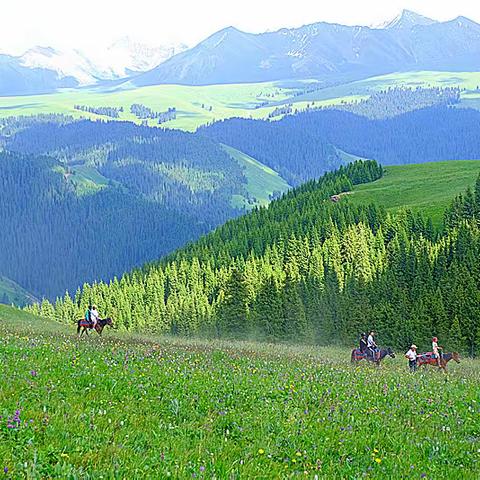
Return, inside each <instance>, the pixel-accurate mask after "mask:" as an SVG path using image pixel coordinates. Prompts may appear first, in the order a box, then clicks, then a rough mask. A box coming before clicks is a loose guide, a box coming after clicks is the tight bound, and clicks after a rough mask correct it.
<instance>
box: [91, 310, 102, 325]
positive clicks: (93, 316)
mask: <svg viewBox="0 0 480 480" xmlns="http://www.w3.org/2000/svg"><path fill="white" fill-rule="evenodd" d="M90 318H91V319H92V320H96V321H97V322H98V319H99V318H100V315H99V314H98V310H95V309H94V310H92V311H91V312H90Z"/></svg>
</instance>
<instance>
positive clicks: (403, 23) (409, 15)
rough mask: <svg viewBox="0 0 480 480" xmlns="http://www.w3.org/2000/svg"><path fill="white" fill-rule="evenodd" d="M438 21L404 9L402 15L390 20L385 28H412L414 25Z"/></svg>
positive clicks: (430, 23)
mask: <svg viewBox="0 0 480 480" xmlns="http://www.w3.org/2000/svg"><path fill="white" fill-rule="evenodd" d="M434 23H438V22H437V21H436V20H433V19H431V18H428V17H424V16H423V15H419V14H418V13H415V12H412V11H411V10H403V11H402V13H401V14H400V15H398V16H397V17H396V18H394V19H393V20H392V21H391V22H389V23H388V24H387V25H386V26H385V29H387V30H410V29H412V28H413V27H416V26H419V25H422V26H425V25H432V24H434Z"/></svg>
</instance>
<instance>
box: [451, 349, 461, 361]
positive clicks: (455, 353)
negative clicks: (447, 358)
mask: <svg viewBox="0 0 480 480" xmlns="http://www.w3.org/2000/svg"><path fill="white" fill-rule="evenodd" d="M452 359H453V360H455V361H456V362H457V363H460V355H459V354H458V352H453V353H452Z"/></svg>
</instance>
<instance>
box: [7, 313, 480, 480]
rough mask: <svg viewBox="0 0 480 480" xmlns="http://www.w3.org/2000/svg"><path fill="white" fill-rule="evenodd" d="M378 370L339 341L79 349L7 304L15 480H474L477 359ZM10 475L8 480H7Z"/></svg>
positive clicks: (153, 343) (101, 343) (67, 329)
mask: <svg viewBox="0 0 480 480" xmlns="http://www.w3.org/2000/svg"><path fill="white" fill-rule="evenodd" d="M398 353H399V354H398V355H397V358H395V359H391V358H388V359H386V360H385V362H384V364H383V365H382V366H381V367H380V368H375V367H372V366H370V365H359V366H352V365H350V362H349V350H348V349H345V348H317V347H314V346H310V347H300V346H298V347H295V346H286V345H261V344H256V343H245V342H237V343H233V342H215V341H201V340H172V339H162V338H153V337H151V336H141V335H137V336H135V335H133V336H127V335H124V334H118V333H117V332H116V331H115V330H111V329H110V330H107V331H105V332H104V335H103V337H102V338H100V337H98V336H97V335H95V336H94V335H91V336H89V337H88V338H83V339H81V340H79V339H77V338H76V336H75V334H74V326H73V325H69V326H64V325H59V324H55V323H53V322H49V321H46V320H42V319H39V318H34V317H31V316H30V315H27V314H24V313H21V312H18V311H14V310H12V309H10V308H6V307H0V358H1V360H2V361H1V362H0V378H1V381H2V388H1V389H0V462H1V464H0V472H2V475H3V476H4V478H9V479H24V478H29V479H34V478H35V479H36V478H38V479H40V478H59V479H60V478H61V479H66V478H69V479H76V478H78V479H101V478H103V479H110V478H111V479H116V478H118V479H123V478H148V479H158V478H176V479H191V478H201V479H243V478H259V479H260V478H261V479H282V478H285V479H288V478H307V479H332V478H339V479H340V478H345V479H347V478H348V479H362V478H371V479H386V478H392V479H393V478H405V479H407V478H408V479H417V478H418V479H423V478H426V479H435V478H448V479H460V478H461V479H464V480H469V479H472V480H475V479H477V478H478V471H479V466H480V465H479V462H480V450H479V444H478V439H479V437H480V415H479V414H480V394H479V392H480V364H479V363H478V361H473V360H462V362H461V363H460V364H454V365H450V368H449V372H448V373H447V374H443V373H440V372H438V371H436V370H434V369H433V368H431V367H429V368H430V369H426V370H424V371H421V372H417V373H416V374H410V373H409V372H408V371H407V366H406V360H405V359H404V358H402V353H403V352H398ZM3 472H5V473H3Z"/></svg>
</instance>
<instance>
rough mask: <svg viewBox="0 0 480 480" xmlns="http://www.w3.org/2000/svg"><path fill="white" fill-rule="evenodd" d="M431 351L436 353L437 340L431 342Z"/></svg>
mask: <svg viewBox="0 0 480 480" xmlns="http://www.w3.org/2000/svg"><path fill="white" fill-rule="evenodd" d="M432 352H433V353H434V354H435V355H438V343H437V342H432Z"/></svg>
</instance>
